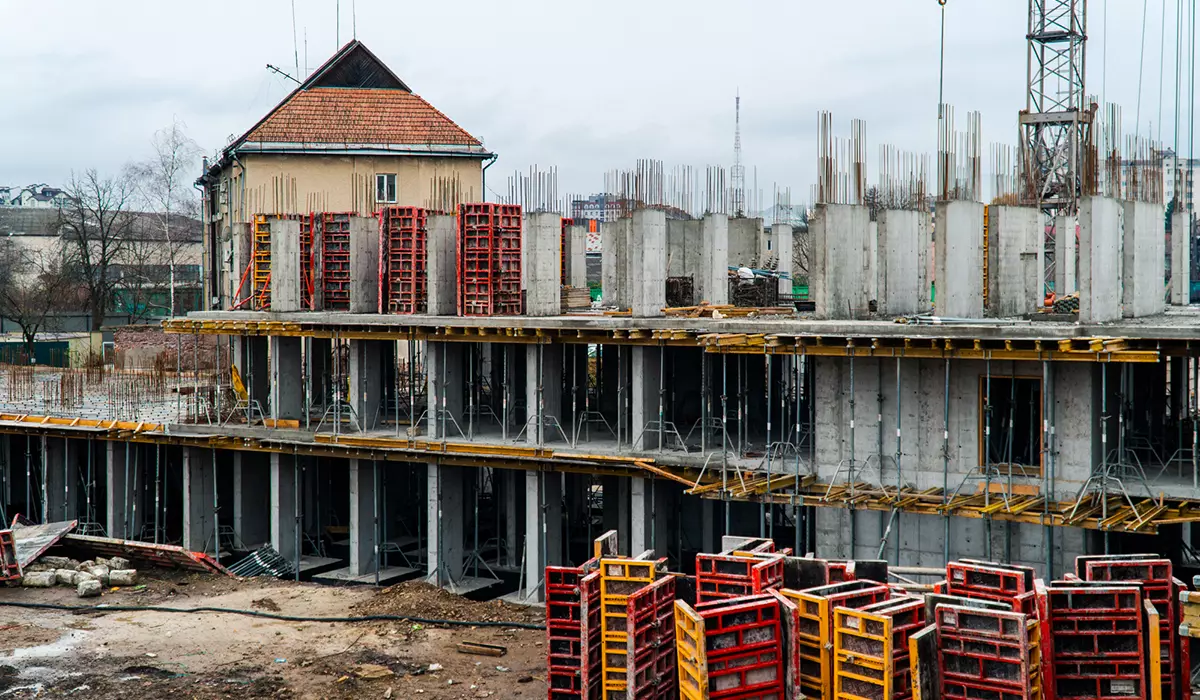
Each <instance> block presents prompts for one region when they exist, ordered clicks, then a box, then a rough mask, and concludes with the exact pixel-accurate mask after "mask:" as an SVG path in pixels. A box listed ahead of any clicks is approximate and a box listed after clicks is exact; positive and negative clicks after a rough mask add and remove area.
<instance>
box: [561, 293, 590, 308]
mask: <svg viewBox="0 0 1200 700" xmlns="http://www.w3.org/2000/svg"><path fill="white" fill-rule="evenodd" d="M559 299H560V301H561V303H562V310H563V311H575V310H586V309H591V308H592V293H591V291H590V290H588V288H587V287H562V288H561V291H560V292H559Z"/></svg>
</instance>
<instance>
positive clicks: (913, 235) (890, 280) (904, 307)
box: [878, 210, 921, 316]
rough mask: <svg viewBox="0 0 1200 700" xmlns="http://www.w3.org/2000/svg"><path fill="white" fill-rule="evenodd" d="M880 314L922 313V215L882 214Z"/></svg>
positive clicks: (880, 235)
mask: <svg viewBox="0 0 1200 700" xmlns="http://www.w3.org/2000/svg"><path fill="white" fill-rule="evenodd" d="M878 225H879V227H878V231H879V246H878V249H879V291H880V295H879V312H880V313H882V314H888V315H891V316H904V315H909V314H916V313H918V312H919V311H920V306H919V304H918V297H919V293H920V285H921V275H920V274H919V273H920V265H921V259H920V255H919V251H920V249H921V238H920V236H921V213H920V212H915V211H901V210H887V211H881V212H879V221H878Z"/></svg>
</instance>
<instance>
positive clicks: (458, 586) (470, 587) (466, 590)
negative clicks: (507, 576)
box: [442, 576, 500, 595]
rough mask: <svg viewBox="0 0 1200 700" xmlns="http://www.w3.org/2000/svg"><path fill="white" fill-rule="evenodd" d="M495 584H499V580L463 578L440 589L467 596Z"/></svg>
mask: <svg viewBox="0 0 1200 700" xmlns="http://www.w3.org/2000/svg"><path fill="white" fill-rule="evenodd" d="M497 583H500V581H499V579H494V578H476V577H474V576H463V577H462V578H460V579H459V580H457V581H454V582H452V583H448V584H446V585H445V586H442V588H444V589H446V590H447V591H450V592H451V593H454V594H455V595H468V594H470V593H474V592H476V591H482V590H483V589H485V588H491V587H492V586H494V585H496V584H497Z"/></svg>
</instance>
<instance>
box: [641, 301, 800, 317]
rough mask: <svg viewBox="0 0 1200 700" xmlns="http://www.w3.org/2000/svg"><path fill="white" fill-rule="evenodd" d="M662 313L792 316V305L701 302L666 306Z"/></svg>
mask: <svg viewBox="0 0 1200 700" xmlns="http://www.w3.org/2000/svg"><path fill="white" fill-rule="evenodd" d="M662 311H663V313H664V314H666V315H667V316H673V317H676V318H746V317H754V316H794V315H795V314H796V309H795V307H792V306H734V305H733V304H709V303H707V302H704V303H701V304H699V305H697V306H668V307H666V308H664V309H663V310H662Z"/></svg>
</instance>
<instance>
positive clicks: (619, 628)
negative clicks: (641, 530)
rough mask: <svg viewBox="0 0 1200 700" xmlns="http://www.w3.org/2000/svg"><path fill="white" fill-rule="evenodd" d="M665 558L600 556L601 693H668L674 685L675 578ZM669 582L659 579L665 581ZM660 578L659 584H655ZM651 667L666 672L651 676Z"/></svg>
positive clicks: (616, 697) (619, 697) (612, 696)
mask: <svg viewBox="0 0 1200 700" xmlns="http://www.w3.org/2000/svg"><path fill="white" fill-rule="evenodd" d="M665 566H666V560H665V559H664V560H659V561H652V560H644V559H624V558H615V557H613V558H608V557H606V558H603V559H601V560H600V610H601V612H600V630H601V631H600V645H601V661H600V665H601V674H602V680H601V697H602V698H604V700H626V698H629V697H636V698H639V699H640V698H666V697H670V696H671V695H672V694H674V693H675V692H677V691H676V689H675V653H674V651H675V650H674V648H673V643H674V619H673V618H674V615H673V610H674V608H673V607H671V606H667V608H668V609H667V610H664V609H663V608H662V607H661V606H663V605H666V604H665V603H664V602H663V601H664V600H665V599H668V598H669V599H670V600H671V601H672V603H673V600H674V581H673V580H671V577H670V576H664V574H663V572H664V570H665ZM664 579H665V580H668V581H670V582H669V583H665V584H664V583H661V581H662V580H664ZM656 583H658V586H655V585H654V584H656ZM647 668H653V669H657V670H658V673H660V674H661V673H663V672H664V671H668V670H669V673H666V675H665V676H661V675H660V676H658V677H657V678H655V679H653V681H651V679H649V678H647V677H646V675H645V670H646V669H647Z"/></svg>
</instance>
